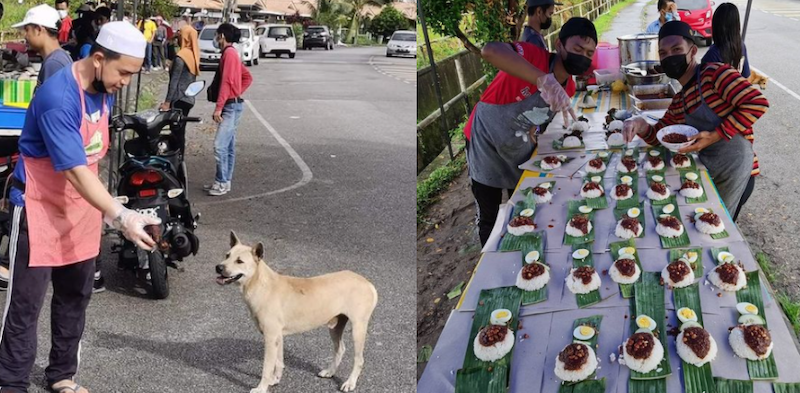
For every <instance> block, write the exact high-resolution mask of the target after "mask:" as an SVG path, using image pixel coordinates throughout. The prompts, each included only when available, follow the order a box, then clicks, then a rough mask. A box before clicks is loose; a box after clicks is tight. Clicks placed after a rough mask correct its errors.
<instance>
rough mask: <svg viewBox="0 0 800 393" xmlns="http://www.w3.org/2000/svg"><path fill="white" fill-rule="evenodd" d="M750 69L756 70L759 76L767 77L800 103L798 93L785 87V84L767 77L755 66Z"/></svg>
mask: <svg viewBox="0 0 800 393" xmlns="http://www.w3.org/2000/svg"><path fill="white" fill-rule="evenodd" d="M750 69H752V70H755V71H756V72H758V73H759V74H761V75H764V76H765V77H767V78H769V81H770V82H772V83H773V84H775V86H778V87H779V88H781V89H782V90H783V91H785V92H787V93H789V95H790V96H792V97H794V98H796V99H797V100H798V101H800V94H797V93H795V92H793V91H792V90H791V89H789V88H788V87H786V86H784V85H783V84H781V83H780V82H778V81H777V80H775V78H773V77H771V76H769V75H767V74H766V73H765V72H763V71H761V70H759V69H757V68H755V67H753V66H750Z"/></svg>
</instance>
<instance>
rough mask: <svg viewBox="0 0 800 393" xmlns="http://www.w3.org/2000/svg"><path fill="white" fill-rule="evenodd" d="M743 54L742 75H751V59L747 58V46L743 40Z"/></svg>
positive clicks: (746, 76)
mask: <svg viewBox="0 0 800 393" xmlns="http://www.w3.org/2000/svg"><path fill="white" fill-rule="evenodd" d="M742 54H743V55H744V65H743V66H742V76H743V77H745V78H749V77H750V60H748V59H747V47H745V46H744V42H742Z"/></svg>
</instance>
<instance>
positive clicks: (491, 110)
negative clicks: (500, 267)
mask: <svg viewBox="0 0 800 393" xmlns="http://www.w3.org/2000/svg"><path fill="white" fill-rule="evenodd" d="M596 47H597V31H596V30H595V27H594V25H593V24H592V22H591V21H589V20H588V19H585V18H572V19H570V20H568V21H567V22H566V23H565V24H564V26H562V28H561V32H560V33H559V34H558V39H557V40H556V53H550V52H547V51H546V50H544V49H542V48H539V47H537V46H535V45H533V44H529V43H527V42H515V43H513V44H509V43H504V42H490V43H488V44H486V45H485V46H484V47H483V50H482V51H481V55H482V56H483V58H484V60H486V61H488V62H489V63H491V64H492V65H494V66H495V67H497V68H498V69H499V70H500V72H499V73H498V74H497V76H496V77H495V79H494V80H493V81H492V83H491V84H490V85H489V87H487V88H486V91H484V93H483V95H482V96H481V100H480V102H478V104H477V105H475V109H474V110H473V111H472V115H470V119H469V121H468V122H467V125H466V127H465V128H464V134H465V135H466V137H467V141H468V144H467V164H468V166H469V176H470V180H471V182H472V194H473V195H474V196H475V202H476V205H477V206H478V232H479V235H480V239H481V244H486V241H487V240H488V239H489V235H490V234H491V232H492V227H493V226H494V222H495V220H496V219H497V212H498V210H499V205H500V203H501V202H502V199H503V190H507V192H508V195H509V196H510V195H511V192H512V190H513V189H514V188H515V187H516V184H517V182H518V181H519V178H520V176H522V170H521V169H519V165H520V164H522V163H524V162H525V161H527V160H528V159H530V157H531V155H532V154H533V150H534V148H535V147H536V141H535V134H536V133H539V132H543V131H544V130H543V129H541V127H540V125H543V124H546V123H549V122H550V121H551V120H552V119H553V117H554V116H555V115H556V114H557V113H558V112H564V111H568V110H569V109H570V107H571V100H570V98H569V96H571V95H574V94H575V81H574V80H573V79H572V76H573V75H582V74H584V73H585V72H586V71H587V70H588V69H589V67H590V66H591V64H592V55H594V51H595V48H596ZM537 112H543V113H542V114H541V115H539V114H537ZM570 113H572V112H571V111H570ZM572 115H573V117H574V114H572ZM540 117H543V118H540ZM536 118H539V119H536ZM534 119H536V120H537V121H536V122H534Z"/></svg>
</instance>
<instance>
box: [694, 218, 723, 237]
mask: <svg viewBox="0 0 800 393" xmlns="http://www.w3.org/2000/svg"><path fill="white" fill-rule="evenodd" d="M694 226H695V227H696V228H697V231H698V232H700V233H705V234H706V235H715V234H717V233H722V231H724V230H725V224H723V223H722V221H721V220H720V222H719V226H714V225H711V224H709V223H707V222H705V221H703V220H699V219H698V220H695V222H694Z"/></svg>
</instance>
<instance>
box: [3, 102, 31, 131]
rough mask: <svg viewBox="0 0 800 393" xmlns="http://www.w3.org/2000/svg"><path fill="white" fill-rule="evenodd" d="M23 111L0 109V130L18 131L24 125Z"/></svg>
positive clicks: (8, 108)
mask: <svg viewBox="0 0 800 393" xmlns="http://www.w3.org/2000/svg"><path fill="white" fill-rule="evenodd" d="M25 112H27V111H26V110H25V109H19V108H10V107H7V106H2V107H0V128H2V129H7V130H8V129H11V130H19V129H22V126H23V125H25Z"/></svg>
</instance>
